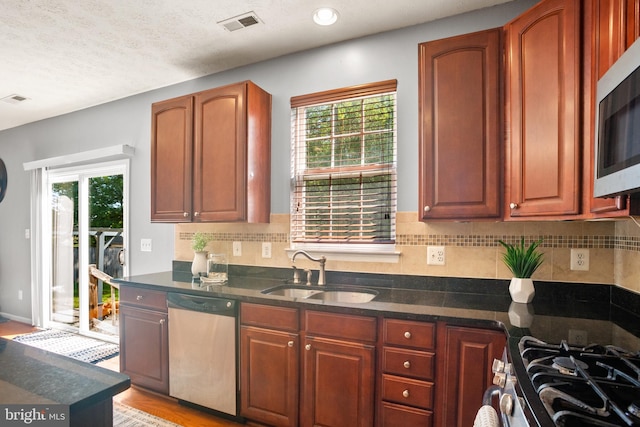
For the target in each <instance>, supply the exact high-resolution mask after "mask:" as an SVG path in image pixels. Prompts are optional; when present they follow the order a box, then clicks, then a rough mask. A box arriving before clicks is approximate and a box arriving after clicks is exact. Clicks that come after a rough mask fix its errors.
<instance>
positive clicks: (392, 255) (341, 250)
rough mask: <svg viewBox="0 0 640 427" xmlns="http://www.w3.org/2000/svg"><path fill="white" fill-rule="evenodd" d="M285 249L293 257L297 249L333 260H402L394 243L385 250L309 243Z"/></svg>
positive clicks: (396, 261)
mask: <svg viewBox="0 0 640 427" xmlns="http://www.w3.org/2000/svg"><path fill="white" fill-rule="evenodd" d="M291 246H292V247H290V248H287V249H285V252H286V253H287V255H288V256H289V258H291V257H292V256H293V254H294V253H295V252H297V251H305V252H306V253H308V254H309V255H310V256H312V257H314V258H317V257H321V256H324V257H326V258H327V260H332V261H350V262H384V263H390V264H397V263H398V262H399V261H400V255H401V254H402V253H401V252H399V251H396V249H395V246H394V245H389V246H390V247H389V248H388V249H387V248H385V249H384V250H381V249H380V248H372V247H371V246H363V247H357V248H349V249H345V247H344V246H343V245H342V246H341V245H309V244H297V245H295V246H294V245H291ZM340 246H341V247H340Z"/></svg>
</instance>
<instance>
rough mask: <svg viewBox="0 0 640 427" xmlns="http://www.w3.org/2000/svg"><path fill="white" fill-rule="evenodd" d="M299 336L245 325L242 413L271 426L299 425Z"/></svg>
mask: <svg viewBox="0 0 640 427" xmlns="http://www.w3.org/2000/svg"><path fill="white" fill-rule="evenodd" d="M299 346H300V343H299V340H298V335H297V334H292V333H287V332H279V331H274V330H268V329H261V328H254V327H248V326H242V327H241V329H240V354H241V362H240V363H241V370H240V372H241V386H240V393H241V399H240V402H241V414H242V416H244V417H246V418H248V419H251V420H253V421H258V422H263V423H265V424H268V425H272V426H282V427H287V426H296V425H298V393H299V389H298V387H299V367H298V357H299V350H298V349H299Z"/></svg>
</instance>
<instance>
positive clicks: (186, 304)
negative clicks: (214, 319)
mask: <svg viewBox="0 0 640 427" xmlns="http://www.w3.org/2000/svg"><path fill="white" fill-rule="evenodd" d="M236 306H237V304H236V301H235V300H232V299H227V298H213V297H203V296H198V295H187V294H179V293H175V292H169V293H168V294H167V307H169V308H177V309H181V310H190V311H199V312H201V313H211V314H218V315H222V316H232V317H235V316H236Z"/></svg>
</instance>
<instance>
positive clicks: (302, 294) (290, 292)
mask: <svg viewBox="0 0 640 427" xmlns="http://www.w3.org/2000/svg"><path fill="white" fill-rule="evenodd" d="M318 292H322V291H319V290H316V289H300V288H280V289H274V290H272V291H269V292H264V291H263V292H262V293H264V294H267V295H279V296H283V297H291V298H308V297H310V296H311V295H314V294H317V293H318Z"/></svg>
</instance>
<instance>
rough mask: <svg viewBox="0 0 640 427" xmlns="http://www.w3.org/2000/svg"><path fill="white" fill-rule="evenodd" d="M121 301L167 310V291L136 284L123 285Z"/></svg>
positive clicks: (152, 308) (122, 302)
mask: <svg viewBox="0 0 640 427" xmlns="http://www.w3.org/2000/svg"><path fill="white" fill-rule="evenodd" d="M120 303H121V304H127V305H135V306H137V307H144V308H148V309H151V310H157V311H163V312H166V311H167V293H166V292H161V291H152V290H151V289H145V288H137V287H135V286H121V287H120Z"/></svg>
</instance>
